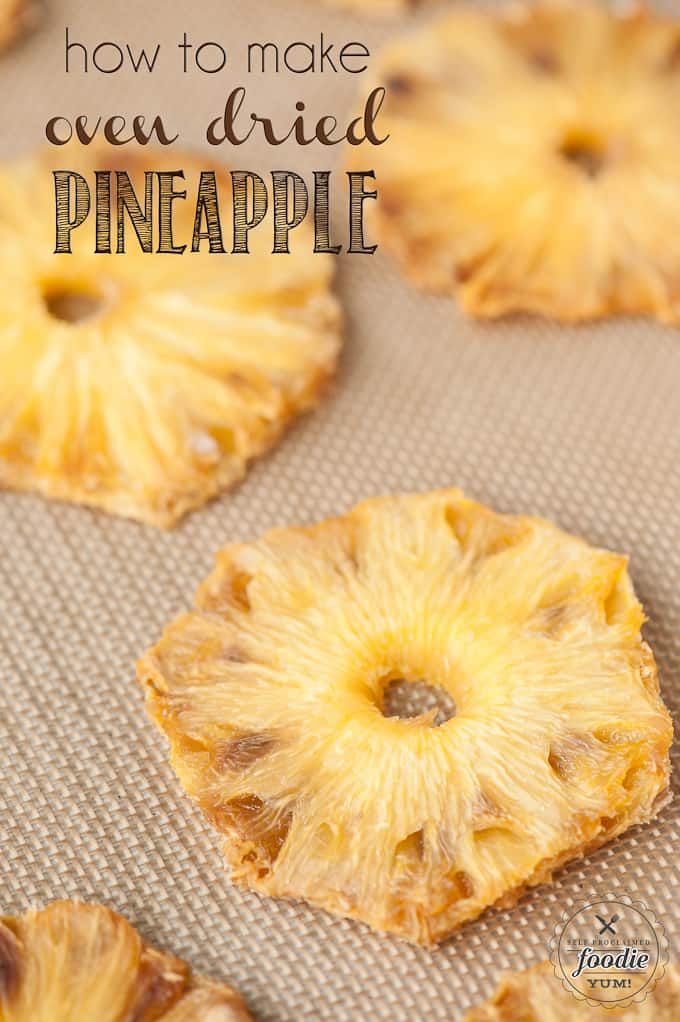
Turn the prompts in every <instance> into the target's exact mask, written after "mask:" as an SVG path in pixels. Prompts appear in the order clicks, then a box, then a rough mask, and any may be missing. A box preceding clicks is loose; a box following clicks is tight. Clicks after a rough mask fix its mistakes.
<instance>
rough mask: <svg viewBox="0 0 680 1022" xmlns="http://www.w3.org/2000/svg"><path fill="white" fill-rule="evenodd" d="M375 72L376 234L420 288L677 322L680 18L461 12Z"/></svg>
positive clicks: (634, 11) (488, 312) (577, 5)
mask: <svg viewBox="0 0 680 1022" xmlns="http://www.w3.org/2000/svg"><path fill="white" fill-rule="evenodd" d="M377 77H378V81H379V82H380V83H381V84H384V85H385V86H386V89H387V98H386V100H385V103H384V106H383V108H382V110H381V113H380V117H381V133H382V134H384V135H385V134H389V135H390V139H389V140H388V141H387V142H386V143H385V144H384V145H382V146H380V147H378V148H377V149H376V150H375V152H374V157H375V158H374V169H375V170H376V173H377V182H378V189H379V200H378V203H377V208H376V217H377V221H376V230H377V236H378V238H379V240H380V241H381V242H382V244H383V245H384V246H385V247H386V248H388V249H390V250H391V251H392V253H393V254H395V255H396V257H397V259H398V261H399V263H400V264H401V266H402V268H403V269H404V270H405V271H406V272H407V273H408V274H409V275H410V276H411V277H412V278H413V279H414V281H415V282H416V283H418V284H420V285H422V286H424V287H426V288H431V289H434V290H437V291H445V292H454V293H456V294H457V295H458V298H459V300H460V303H461V305H462V307H463V308H464V309H465V310H466V311H467V312H468V313H470V314H472V315H474V316H479V317H496V316H500V315H503V314H506V313H512V312H517V311H527V312H530V313H537V314H543V315H547V316H552V317H555V318H558V319H561V320H570V321H579V320H586V319H590V318H596V317H602V316H607V315H610V314H618V313H634V314H637V313H644V314H650V315H654V316H656V317H658V318H659V319H661V320H663V321H667V322H674V323H677V322H678V321H680V241H679V240H678V231H677V229H676V227H677V225H678V224H679V223H680V183H679V182H680V121H679V120H678V109H680V23H679V22H673V21H670V20H664V19H662V18H660V17H657V16H655V15H654V14H652V13H651V12H650V11H647V10H643V9H641V8H639V7H635V6H634V5H632V6H631V5H629V6H627V7H625V8H624V9H623V10H620V9H619V10H614V9H612V6H611V5H609V6H608V5H605V4H596V3H594V2H589V0H580V2H579V0H572V2H565V0H555V2H552V3H551V2H543V3H538V4H530V5H528V4H513V5H511V6H508V7H507V8H505V9H501V10H500V11H499V10H496V11H495V12H494V11H491V10H486V11H485V10H483V9H482V10H480V9H474V7H473V5H467V6H463V7H457V8H455V9H453V10H451V12H450V13H448V14H446V15H445V16H444V17H443V18H442V19H441V20H438V21H436V22H435V23H434V24H433V25H431V26H429V27H427V28H425V29H424V30H422V31H421V32H420V34H417V35H414V36H412V37H406V38H404V39H403V40H401V41H397V42H395V43H391V44H390V45H389V46H388V48H387V50H386V51H385V52H384V54H383V57H382V60H381V62H380V64H379V69H378V72H377ZM356 159H358V157H356Z"/></svg>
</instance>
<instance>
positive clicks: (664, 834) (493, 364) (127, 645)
mask: <svg viewBox="0 0 680 1022" xmlns="http://www.w3.org/2000/svg"><path fill="white" fill-rule="evenodd" d="M65 25H68V26H69V28H70V29H71V33H72V38H74V39H75V38H80V39H82V40H84V41H87V42H89V43H90V45H92V44H94V43H96V42H97V41H101V40H104V39H115V40H118V41H124V42H125V41H130V42H134V43H140V42H143V43H146V44H148V43H149V42H152V43H155V42H156V41H160V42H161V43H162V44H163V46H164V47H167V51H168V52H170V48H171V47H173V46H174V45H175V44H176V42H177V41H178V39H179V38H181V34H182V32H183V31H185V30H186V31H187V32H188V33H189V35H190V37H192V38H195V39H196V40H199V38H200V39H208V38H213V39H219V40H221V41H222V42H223V43H226V44H227V45H229V47H230V50H231V49H233V51H234V53H236V52H238V53H239V54H240V53H241V51H242V50H243V47H244V45H245V43H246V42H247V41H254V40H263V41H264V40H265V39H271V40H273V41H277V42H289V41H292V40H294V39H308V40H310V41H311V40H313V39H315V38H316V37H318V34H319V31H320V30H321V29H322V28H323V30H324V33H325V35H326V37H327V39H328V40H330V39H334V40H337V41H338V42H346V41H350V40H353V39H361V40H364V41H366V42H367V43H368V44H369V45H370V46H371V48H373V47H374V46H375V45H376V44H377V43H378V42H379V41H380V40H381V39H383V38H386V37H387V36H388V35H390V34H393V33H394V32H395V31H398V30H399V28H400V27H403V24H402V26H400V25H399V24H398V23H397V24H389V23H387V24H377V25H376V24H373V25H371V24H370V23H362V22H359V21H358V20H356V19H352V18H349V17H347V16H344V15H341V14H335V13H329V12H328V11H327V10H326V9H325V8H321V7H320V6H319V5H318V4H317V3H316V2H315V0H308V2H305V0H291V2H287V3H285V4H284V3H279V2H277V0H249V2H248V4H241V3H237V2H235V0H227V2H219V0H192V2H188V0H175V2H173V3H172V4H168V3H162V2H161V0H153V2H147V3H145V4H144V5H140V4H138V3H135V2H133V0H122V2H119V3H117V4H107V3H103V2H98V3H85V2H84V0H80V2H79V0H62V2H61V3H58V2H54V3H53V4H52V6H51V9H49V10H48V16H47V19H46V21H45V22H44V24H43V27H42V28H41V29H40V31H39V32H38V33H37V34H36V35H34V36H33V37H32V38H31V39H30V40H27V42H26V43H25V44H24V45H22V46H21V47H20V48H19V49H17V50H16V51H14V52H12V53H11V54H10V55H8V56H7V57H5V58H3V59H2V60H0V96H2V97H3V99H2V108H1V114H2V128H1V131H0V145H1V148H2V154H3V155H4V156H8V155H14V154H17V153H20V152H22V151H25V150H27V149H30V148H32V147H34V146H35V145H37V144H38V143H39V142H40V139H41V138H42V135H43V128H44V124H45V121H46V120H47V118H48V117H49V116H51V115H53V114H55V113H58V112H62V111H63V112H66V113H69V114H75V113H88V114H93V113H99V112H110V113H114V112H116V113H119V112H122V113H127V114H134V113H142V112H145V113H149V112H151V111H153V112H154V113H155V112H162V113H164V114H165V115H166V116H167V121H168V123H169V124H170V125H175V126H176V128H177V129H179V130H181V131H182V136H183V139H184V142H185V144H186V145H188V146H189V147H192V148H197V147H199V145H200V140H201V132H202V127H203V125H204V124H205V123H207V121H208V120H209V119H210V118H211V117H212V116H216V115H217V113H219V111H220V109H221V108H222V107H223V105H224V99H225V97H226V94H227V92H228V91H229V89H230V88H232V87H234V85H236V84H240V83H241V82H242V81H243V75H241V74H240V73H239V70H238V69H237V68H234V69H233V70H230V71H228V72H225V73H224V74H221V75H214V76H209V75H208V76H201V77H199V76H198V75H191V76H187V77H186V79H184V78H183V76H182V75H181V74H177V73H169V72H168V73H166V72H164V71H162V70H161V69H159V70H158V71H157V72H156V73H155V74H154V75H153V76H151V77H144V76H143V75H135V74H133V73H127V74H121V75H117V76H116V78H115V83H114V82H112V80H110V79H107V78H106V76H102V75H99V76H90V75H88V76H87V77H85V76H84V75H82V74H80V75H77V74H72V75H69V76H67V75H65V74H64V73H63V69H62V47H63V31H64V26H65ZM178 52H179V51H177V53H178ZM238 63H239V67H240V61H239V62H238ZM244 84H246V85H247V87H248V92H249V97H252V102H253V104H259V106H260V107H261V109H262V112H269V111H272V112H274V111H276V110H279V111H280V112H281V113H283V112H284V111H292V109H293V106H294V103H295V101H296V100H297V99H299V98H304V99H305V100H306V101H307V102H308V105H309V107H310V109H313V110H314V109H316V110H318V112H319V113H325V112H330V111H331V110H333V111H343V110H345V111H347V112H348V111H349V110H350V108H351V106H352V102H353V97H354V95H355V91H356V89H357V85H358V83H357V81H356V80H355V79H354V78H353V76H340V75H337V76H334V75H326V74H324V75H317V76H315V78H314V79H313V80H308V79H306V78H304V77H301V76H294V75H289V74H288V75H287V74H281V75H279V76H278V78H277V79H276V82H275V83H274V82H273V81H272V79H271V78H268V79H267V80H266V81H257V80H254V81H250V80H249V81H246V82H244ZM223 155H224V162H225V163H227V162H229V154H227V153H226V152H225V153H224V154H223ZM341 155H342V154H341V152H340V151H339V150H333V149H329V150H324V151H320V149H319V148H316V147H311V148H310V150H299V149H297V148H295V147H290V146H285V147H282V149H281V150H278V151H277V152H276V154H275V155H274V156H273V157H272V155H271V153H267V152H266V151H265V150H264V149H263V148H258V147H257V146H252V147H251V146H249V147H244V148H243V150H241V151H240V152H238V153H237V154H236V157H237V158H236V159H235V160H233V161H232V165H234V166H236V167H238V168H239V169H248V168H252V167H257V166H258V165H260V166H265V167H273V166H274V165H277V167H279V168H280V167H286V168H291V169H298V170H301V171H306V172H307V174H308V175H309V174H310V172H311V170H313V169H326V168H327V169H331V168H333V167H334V166H336V165H337V164H338V163H339V161H340V159H341ZM369 166H370V151H367V167H369ZM338 199H339V200H341V196H338ZM337 205H338V209H337V216H338V223H339V224H340V226H342V224H343V223H344V218H345V212H344V208H343V206H342V201H338V204H337ZM186 258H190V257H186ZM338 270H339V273H338V284H337V287H338V291H339V294H340V296H341V299H342V302H343V305H344V307H345V310H346V316H347V343H346V348H345V352H344V356H343V359H342V364H341V368H340V372H339V375H338V378H337V381H336V383H335V385H334V387H333V388H332V389H331V391H330V392H329V394H328V395H327V398H326V400H325V401H324V403H323V404H322V406H321V408H320V409H319V411H318V412H317V413H315V414H313V415H312V416H309V417H307V418H305V419H304V420H302V421H300V423H299V424H298V425H297V426H295V427H294V428H293V430H292V431H291V432H290V433H289V435H288V436H287V438H286V439H285V441H284V442H283V443H282V445H281V446H279V447H278V448H277V449H276V451H274V453H272V454H271V455H270V456H269V457H267V458H266V459H264V460H263V461H261V462H259V463H258V464H257V465H256V466H255V467H254V468H253V470H252V471H251V473H250V475H249V477H248V479H247V480H246V482H245V483H244V484H243V485H242V486H241V487H240V488H239V489H238V490H237V491H235V492H234V493H232V494H230V495H226V496H224V497H223V498H222V499H220V500H218V501H216V502H215V503H213V504H212V505H211V506H210V507H208V508H207V509H205V510H203V511H201V512H199V513H196V514H194V515H193V516H192V517H190V518H189V519H188V520H187V521H186V523H185V524H183V525H182V526H180V528H179V529H177V530H176V531H174V532H172V533H169V534H165V533H162V532H159V531H156V530H153V529H151V528H146V527H144V526H140V525H136V524H134V523H131V522H126V521H122V520H117V519H115V518H111V517H107V516H105V515H103V514H98V513H95V512H90V511H87V510H84V509H79V508H76V507H68V506H59V505H56V504H48V503H46V502H44V501H42V500H39V499H37V498H33V497H31V496H18V495H13V494H6V493H5V494H0V776H1V777H2V783H1V784H0V910H1V911H4V912H20V911H22V910H24V909H25V908H26V907H27V906H28V905H29V904H32V903H43V902H45V901H47V900H50V899H52V898H56V897H76V896H77V897H81V898H87V899H93V900H99V901H102V902H105V903H107V904H109V905H111V906H112V907H113V908H115V909H117V910H118V911H120V912H122V913H124V914H125V915H127V916H128V917H129V918H130V919H131V921H132V922H134V923H135V924H136V925H137V926H139V928H140V929H141V931H142V932H143V934H144V936H145V937H146V938H147V939H148V940H150V941H152V942H154V943H155V944H157V945H159V946H162V947H165V948H168V949H171V950H173V951H174V952H176V953H178V954H180V955H182V956H184V957H186V958H188V959H189V960H190V961H191V962H192V963H193V965H194V966H195V967H196V968H198V969H200V970H202V971H204V972H206V973H208V974H210V975H212V976H215V977H218V978H223V979H225V980H228V981H229V982H231V983H233V984H234V985H236V986H238V987H239V988H240V989H241V991H242V992H243V993H244V995H245V997H246V998H247V1000H248V1003H249V1005H250V1007H251V1010H252V1011H253V1013H254V1015H255V1017H256V1018H257V1019H259V1020H262V1022H275V1020H276V1022H283V1020H290V1022H292V1020H305V1019H309V1020H312V1019H314V1020H333V1022H350V1020H351V1022H360V1020H369V1019H370V1020H374V1019H389V1020H390V1022H406V1020H408V1022H413V1020H418V1019H428V1020H444V1019H446V1020H456V1019H458V1018H459V1017H460V1016H461V1014H462V1013H463V1011H464V1009H465V1008H466V1007H467V1006H469V1005H470V1004H471V1003H473V1002H475V1001H477V1000H479V999H480V998H482V997H484V996H487V995H488V994H489V992H490V991H491V989H492V987H493V986H494V985H495V982H496V978H497V975H498V973H499V972H500V971H501V970H502V969H503V968H508V967H512V968H519V967H522V966H524V965H528V964H531V963H533V962H535V961H538V960H540V959H542V958H545V957H547V955H548V942H549V938H550V936H551V934H552V930H553V927H554V925H555V923H556V922H557V921H558V919H559V917H560V916H561V914H562V912H563V911H564V910H566V909H568V908H570V907H571V906H572V905H574V904H576V903H579V902H581V901H583V900H585V899H586V898H587V897H588V896H590V895H592V894H594V893H598V894H603V893H614V894H616V893H625V894H629V895H631V896H633V897H634V898H639V899H641V900H643V901H644V902H646V903H647V905H648V906H649V907H650V908H653V909H654V911H655V912H656V913H657V915H658V916H659V917H660V919H661V920H662V921H663V923H664V925H665V927H666V931H667V934H668V936H669V938H670V941H671V947H672V946H673V942H674V941H677V937H678V932H679V930H680V899H678V883H679V879H680V872H679V869H678V838H679V836H680V835H679V832H680V824H679V813H680V802H678V801H676V803H675V805H672V806H671V807H669V808H667V809H665V810H664V812H663V815H662V816H661V818H660V819H659V820H658V821H657V822H655V823H654V824H653V825H651V826H649V827H646V828H643V829H637V830H634V831H631V832H629V833H628V834H627V835H625V836H624V837H622V838H621V839H619V840H617V841H616V842H615V843H614V844H613V845H611V846H610V847H608V848H606V849H604V850H602V851H600V852H598V853H597V854H595V855H592V856H590V857H588V858H587V859H586V860H584V861H583V862H580V863H576V864H573V865H571V866H570V867H568V868H566V869H564V870H562V871H561V872H560V873H559V875H558V877H557V880H556V882H555V883H554V884H553V885H552V886H544V887H541V888H538V889H536V890H535V891H533V892H532V893H530V894H528V895H527V896H526V897H524V898H523V899H522V901H521V902H520V904H519V905H518V906H517V907H516V908H514V909H513V910H511V911H491V912H488V913H487V914H486V915H484V917H483V918H482V919H480V920H479V921H477V922H475V923H473V924H471V925H468V926H466V927H465V928H464V929H463V931H462V932H461V933H459V934H458V935H457V936H455V937H454V938H453V939H452V940H450V941H449V942H448V943H447V944H446V945H445V946H444V947H442V948H441V949H440V950H438V951H433V952H430V951H425V950H421V949H418V948H414V947H411V946H409V945H407V944H405V943H403V942H400V941H397V940H395V939H392V938H386V937H381V936H379V935H377V934H374V933H372V932H371V931H369V930H368V929H367V928H366V927H365V926H363V925H361V924H359V923H353V922H349V921H346V920H341V919H336V918H334V917H332V916H330V915H327V914H325V913H324V912H322V911H317V910H314V909H311V908H308V907H307V906H305V905H303V904H293V903H283V902H276V901H271V900H270V901H266V900H264V899H262V898H260V897H259V896H257V895H255V894H251V893H248V892H244V891H240V890H237V889H234V888H232V887H231V886H230V885H229V882H228V879H227V874H226V871H225V869H224V867H223V864H222V859H221V855H220V851H219V844H220V839H219V836H218V835H217V834H215V833H214V832H213V831H212V830H211V828H210V827H209V826H208V824H207V823H205V822H204V821H203V820H202V818H201V816H200V814H199V813H198V811H197V810H196V809H195V808H194V807H193V806H192V804H191V803H190V802H189V801H188V800H187V799H186V798H185V796H184V795H183V794H182V791H181V789H180V786H179V784H178V782H177V781H176V779H175V777H174V775H173V773H172V771H171V768H170V766H169V764H168V762H167V756H166V748H165V742H164V739H163V738H162V737H161V736H160V735H159V734H158V733H157V732H156V731H155V729H154V727H153V726H152V725H151V723H150V722H149V721H148V720H147V719H146V716H145V714H144V710H143V704H142V695H141V691H140V690H138V688H137V686H136V685H135V683H134V680H133V679H134V669H133V664H134V660H135V658H136V657H137V656H138V655H139V654H140V653H141V652H142V651H143V650H144V649H145V648H146V647H147V646H148V645H149V644H151V643H152V642H154V641H155V639H156V638H157V636H158V634H159V632H160V629H161V628H162V626H163V624H164V623H165V622H166V621H167V620H168V619H169V618H170V617H171V616H173V615H175V614H176V613H177V612H179V611H181V610H182V609H184V608H186V607H187V606H189V604H190V602H191V599H192V594H193V590H194V588H195V586H196V584H197V583H198V582H199V580H200V579H201V578H202V577H203V576H204V575H205V574H206V573H207V571H208V570H209V569H210V567H211V565H212V560H213V554H214V552H215V551H216V550H217V549H218V548H219V547H220V546H221V545H223V544H224V543H226V542H229V541H233V540H242V539H249V538H252V537H254V536H256V535H257V534H259V533H260V532H261V531H263V530H264V529H267V528H269V527H271V526H275V525H283V524H288V523H305V522H312V521H314V520H316V519H318V518H321V517H323V516H325V515H329V514H336V513H341V512H342V511H344V510H345V509H346V508H347V507H349V506H350V505H351V504H353V503H354V502H355V501H356V500H358V499H360V498H362V497H366V496H369V495H371V494H374V493H382V492H393V491H399V490H411V489H428V488H431V487H438V486H442V485H452V484H453V485H459V486H461V487H463V488H464V489H465V490H466V491H467V492H468V493H469V494H470V495H471V496H474V497H475V498H477V499H480V500H482V501H485V502H488V503H490V504H492V505H494V506H495V507H497V508H499V509H501V510H507V511H517V512H526V513H532V514H541V515H545V516H547V517H549V518H552V519H554V520H555V521H557V522H558V523H559V524H560V525H561V526H563V527H564V528H566V529H569V530H572V531H574V532H576V533H578V534H580V535H583V536H584V537H586V538H587V539H588V540H589V541H590V542H592V543H595V544H600V545H603V546H607V547H610V548H612V549H615V550H622V551H627V552H629V553H630V554H631V557H632V561H631V570H632V575H633V578H634V581H635V584H636V587H637V590H638V593H639V595H640V598H641V599H642V601H643V603H644V605H645V607H646V610H647V613H648V615H649V621H648V624H647V626H646V628H645V634H646V638H647V639H648V641H649V642H650V644H651V645H652V647H653V649H654V651H655V654H656V657H657V659H658V662H659V667H660V671H661V681H662V687H663V694H664V698H665V700H666V702H667V704H668V705H669V706H670V708H671V710H672V711H674V713H675V715H676V716H677V711H678V706H679V704H680V678H679V675H680V542H679V540H680V525H679V514H678V507H679V506H680V469H679V467H678V466H679V465H680V426H679V419H680V416H679V410H680V398H679V396H678V395H679V393H680V333H679V331H678V330H674V329H670V328H663V327H660V326H656V325H652V324H650V323H647V322H644V321H632V320H617V321H612V322H609V323H604V324H602V325H598V326H590V327H581V328H572V327H558V326H555V325H552V324H549V323H545V322H542V321H537V320H529V319H514V320H511V321H506V322H504V323H501V324H497V325H486V326H485V325H478V324H474V323H472V322H469V321H467V320H465V319H464V318H462V317H461V316H460V314H459V313H458V312H457V310H456V308H455V305H454V303H453V302H452V301H451V300H448V299H435V298H430V297H426V296H423V295H422V294H419V293H418V292H416V291H415V290H414V289H413V288H412V287H411V286H410V285H409V284H408V283H407V282H405V281H404V280H402V279H401V277H400V276H399V275H398V274H397V273H396V271H395V269H394V267H393V266H392V264H391V263H390V261H389V259H388V258H387V257H386V256H384V255H383V254H381V253H380V251H378V253H377V254H376V255H375V256H373V257H360V256H352V257H348V258H344V259H340V260H339V266H338ZM1 293H2V282H1V281H0V296H1ZM0 371H1V369H0ZM674 752H675V760H676V765H677V748H676V749H675V750H674Z"/></svg>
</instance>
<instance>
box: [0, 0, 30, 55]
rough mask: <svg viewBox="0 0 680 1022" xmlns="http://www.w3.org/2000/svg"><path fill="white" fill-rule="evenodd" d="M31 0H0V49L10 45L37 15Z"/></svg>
mask: <svg viewBox="0 0 680 1022" xmlns="http://www.w3.org/2000/svg"><path fill="white" fill-rule="evenodd" d="M37 13H38V12H37V5H36V4H35V3H34V2H33V0H0V50H4V49H5V47H7V46H10V45H11V44H12V43H13V42H15V41H16V39H17V38H18V37H19V36H20V35H21V34H22V33H23V32H24V31H26V29H28V28H30V27H31V25H33V23H34V22H35V19H36V16H37Z"/></svg>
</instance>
